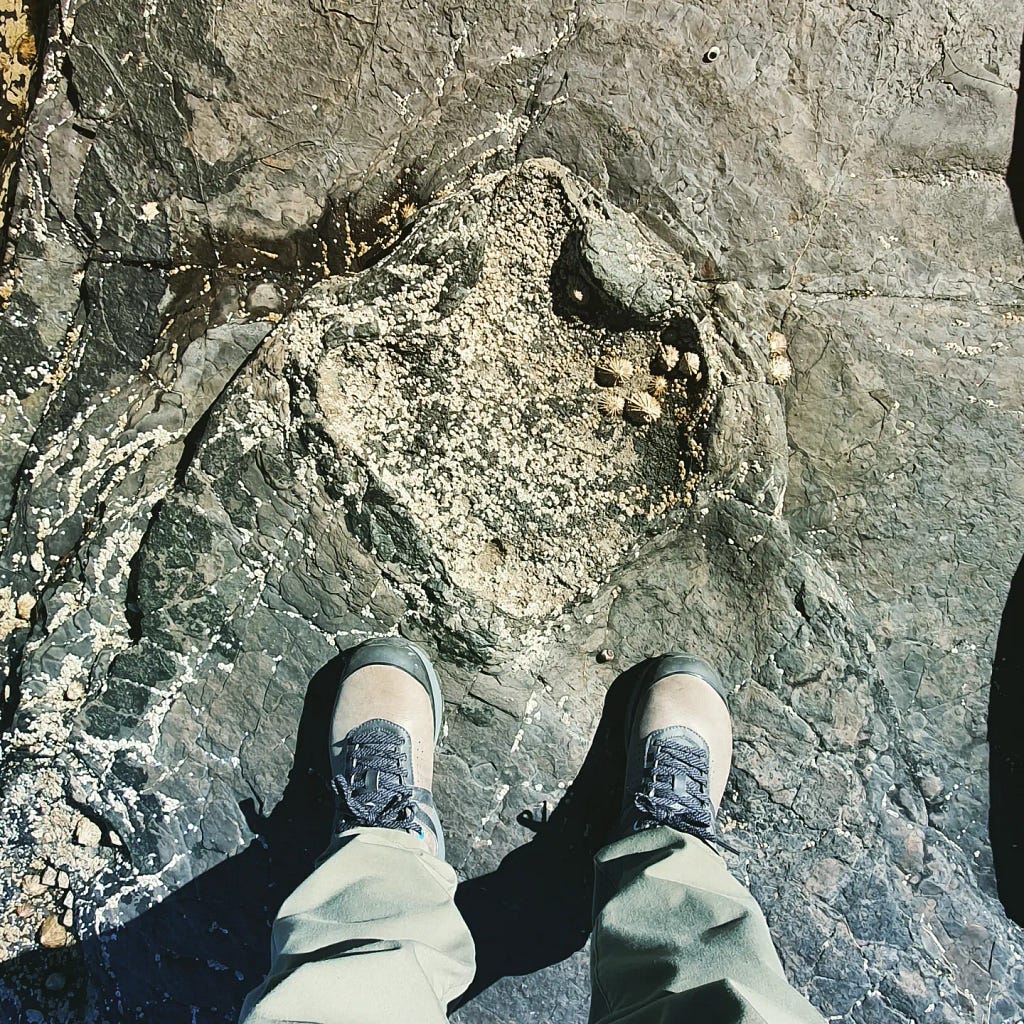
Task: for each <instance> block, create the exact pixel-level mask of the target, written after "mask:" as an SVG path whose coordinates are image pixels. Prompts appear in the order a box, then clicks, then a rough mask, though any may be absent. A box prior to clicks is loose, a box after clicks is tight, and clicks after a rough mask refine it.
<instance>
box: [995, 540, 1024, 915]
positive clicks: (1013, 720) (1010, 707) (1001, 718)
mask: <svg viewBox="0 0 1024 1024" xmlns="http://www.w3.org/2000/svg"><path fill="white" fill-rule="evenodd" d="M1022 733H1024V559H1021V563H1020V565H1019V566H1017V572H1016V573H1015V574H1014V577H1013V581H1012V582H1011V584H1010V593H1009V596H1008V597H1007V599H1006V608H1005V610H1004V611H1003V621H1002V623H1001V625H1000V627H999V639H998V640H997V641H996V656H995V660H994V661H993V663H992V687H991V689H990V691H989V704H988V742H989V816H988V826H989V839H990V841H991V843H992V858H993V860H994V862H995V870H996V884H997V886H998V889H999V898H1000V900H1002V902H1003V907H1004V908H1005V909H1006V913H1007V916H1009V917H1011V918H1012V919H1013V920H1014V921H1016V922H1017V923H1018V924H1024V817H1022V815H1021V807H1022V806H1024V748H1022V747H1021V742H1020V737H1021V734H1022Z"/></svg>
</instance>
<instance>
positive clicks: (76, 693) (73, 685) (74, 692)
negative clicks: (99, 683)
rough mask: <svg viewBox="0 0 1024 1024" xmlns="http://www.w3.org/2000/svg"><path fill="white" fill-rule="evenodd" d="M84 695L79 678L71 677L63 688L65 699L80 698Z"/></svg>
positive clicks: (83, 688)
mask: <svg viewBox="0 0 1024 1024" xmlns="http://www.w3.org/2000/svg"><path fill="white" fill-rule="evenodd" d="M84 696H85V687H84V686H83V685H82V680H81V679H72V680H71V682H70V683H68V685H67V686H66V687H65V689H64V699H65V700H81V699H82V698H83V697H84Z"/></svg>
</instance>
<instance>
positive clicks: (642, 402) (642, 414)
mask: <svg viewBox="0 0 1024 1024" xmlns="http://www.w3.org/2000/svg"><path fill="white" fill-rule="evenodd" d="M624 412H625V416H626V419H627V420H629V421H630V422H631V423H653V422H654V421H655V420H657V419H660V418H661V406H660V405H659V404H658V401H657V399H655V398H653V397H652V396H651V395H647V394H644V393H643V392H640V393H639V394H634V395H630V396H629V398H627V399H626V407H625V410H624Z"/></svg>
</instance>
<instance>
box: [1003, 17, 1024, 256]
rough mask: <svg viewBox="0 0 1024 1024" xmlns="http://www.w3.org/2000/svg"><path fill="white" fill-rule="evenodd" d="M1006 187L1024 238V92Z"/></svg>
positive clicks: (1023, 46)
mask: <svg viewBox="0 0 1024 1024" xmlns="http://www.w3.org/2000/svg"><path fill="white" fill-rule="evenodd" d="M1017 68H1018V70H1021V71H1024V36H1022V37H1021V43H1020V62H1019V63H1018V65H1017ZM1006 185H1007V188H1009V190H1010V202H1011V203H1012V204H1013V215H1014V218H1015V219H1016V221H1017V230H1018V231H1020V234H1021V237H1022V238H1024V90H1020V89H1018V90H1017V109H1016V112H1015V114H1014V120H1013V144H1012V148H1011V149H1010V163H1009V164H1008V166H1007V168H1006Z"/></svg>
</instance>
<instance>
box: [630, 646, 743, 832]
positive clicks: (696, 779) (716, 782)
mask: <svg viewBox="0 0 1024 1024" xmlns="http://www.w3.org/2000/svg"><path fill="white" fill-rule="evenodd" d="M731 761H732V720H731V718H730V716H729V708H728V706H727V704H726V694H725V686H724V685H723V683H722V680H721V679H720V678H719V676H718V673H717V672H715V670H714V669H713V668H711V666H710V665H708V664H707V663H706V662H704V661H702V660H701V659H700V658H697V657H695V656H694V655H692V654H665V655H662V656H661V657H660V658H657V659H655V661H654V662H653V663H652V665H651V667H650V668H649V669H648V670H647V673H646V674H645V675H644V677H643V679H642V681H641V682H640V684H639V685H638V686H637V689H636V690H635V692H634V693H633V695H632V697H631V698H630V702H629V705H628V707H627V709H626V783H625V791H624V795H623V804H622V817H621V819H620V823H619V832H618V834H619V835H620V836H621V835H626V834H628V833H630V832H641V831H643V830H644V829H648V828H656V827H657V826H659V825H668V826H669V827H670V828H674V829H676V830H677V831H679V832H686V833H688V834H689V835H693V836H696V837H697V838H698V839H703V840H704V841H705V842H712V843H717V844H718V845H724V844H722V843H721V840H719V839H718V838H717V834H716V830H715V814H716V812H717V810H718V805H719V804H720V803H721V801H722V795H723V793H724V792H725V784H726V781H727V780H728V778H729V767H730V764H731Z"/></svg>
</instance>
